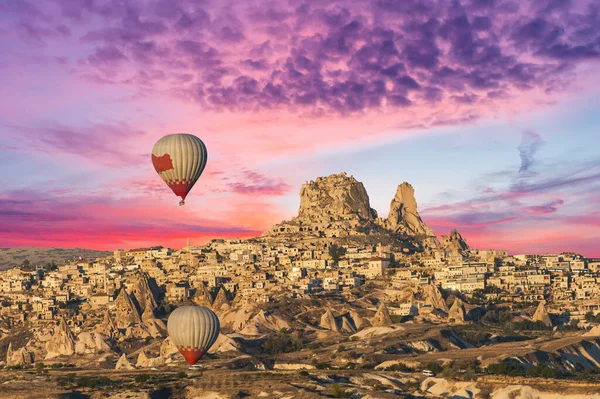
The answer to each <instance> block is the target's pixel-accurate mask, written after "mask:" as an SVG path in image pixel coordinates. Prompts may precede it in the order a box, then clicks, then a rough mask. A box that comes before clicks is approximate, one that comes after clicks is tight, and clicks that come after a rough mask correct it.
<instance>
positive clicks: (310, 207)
mask: <svg viewBox="0 0 600 399" xmlns="http://www.w3.org/2000/svg"><path fill="white" fill-rule="evenodd" d="M376 217H377V213H376V212H375V210H374V209H372V208H371V206H370V204H369V196H368V195H367V190H365V187H364V186H363V184H362V183H361V182H359V181H357V180H356V179H355V178H354V177H352V176H351V177H348V175H347V174H346V173H345V172H343V173H340V174H337V175H331V176H327V177H319V178H317V180H315V181H311V182H310V183H305V184H303V185H302V188H301V190H300V209H299V211H298V218H299V219H308V220H310V221H322V222H329V221H332V219H334V220H335V219H340V218H358V219H362V220H374V219H375V218H376Z"/></svg>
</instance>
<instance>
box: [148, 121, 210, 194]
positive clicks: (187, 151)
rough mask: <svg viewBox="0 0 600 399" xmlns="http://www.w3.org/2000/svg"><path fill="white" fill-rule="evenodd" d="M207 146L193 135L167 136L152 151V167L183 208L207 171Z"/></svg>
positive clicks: (178, 134)
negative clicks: (205, 170)
mask: <svg viewBox="0 0 600 399" xmlns="http://www.w3.org/2000/svg"><path fill="white" fill-rule="evenodd" d="M207 159H208V153H207V151H206V146H205V145H204V143H203V142H202V140H200V139H199V138H198V137H196V136H194V135H192V134H183V133H177V134H169V135H166V136H164V137H161V138H160V139H159V140H158V141H157V142H156V144H154V147H153V148H152V164H153V165H154V169H155V170H156V173H158V174H159V175H160V177H161V178H162V179H163V180H164V181H165V183H167V186H169V187H170V188H171V190H173V192H174V193H175V195H177V196H179V197H181V199H182V201H181V202H180V204H181V205H183V201H184V200H185V197H186V196H187V195H188V193H189V192H190V190H191V189H192V187H194V184H196V181H197V180H198V178H199V177H200V175H201V174H202V172H203V171H204V168H205V167H206V161H207Z"/></svg>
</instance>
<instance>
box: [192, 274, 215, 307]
mask: <svg viewBox="0 0 600 399" xmlns="http://www.w3.org/2000/svg"><path fill="white" fill-rule="evenodd" d="M192 302H194V303H195V304H196V305H198V306H206V307H207V308H210V307H211V306H212V296H211V295H210V291H208V287H206V284H204V282H203V281H201V282H200V286H199V287H198V288H197V289H196V293H195V294H194V296H193V297H192Z"/></svg>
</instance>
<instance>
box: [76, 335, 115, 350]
mask: <svg viewBox="0 0 600 399" xmlns="http://www.w3.org/2000/svg"><path fill="white" fill-rule="evenodd" d="M105 340H106V337H105V336H103V335H102V334H99V333H96V332H91V333H89V332H82V333H81V334H79V335H78V336H77V340H76V341H75V353H77V354H81V355H84V354H89V353H103V352H108V351H110V346H109V345H108V344H107V343H106V341H105Z"/></svg>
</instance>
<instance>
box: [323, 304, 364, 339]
mask: <svg viewBox="0 0 600 399" xmlns="http://www.w3.org/2000/svg"><path fill="white" fill-rule="evenodd" d="M319 327H321V328H324V329H326V330H330V331H335V332H346V333H351V334H354V333H355V332H356V326H355V325H354V321H353V320H352V318H351V317H350V314H349V313H346V314H343V315H341V316H337V317H336V316H334V315H333V313H332V312H331V310H329V309H327V311H325V313H323V316H321V320H320V321H319Z"/></svg>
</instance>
